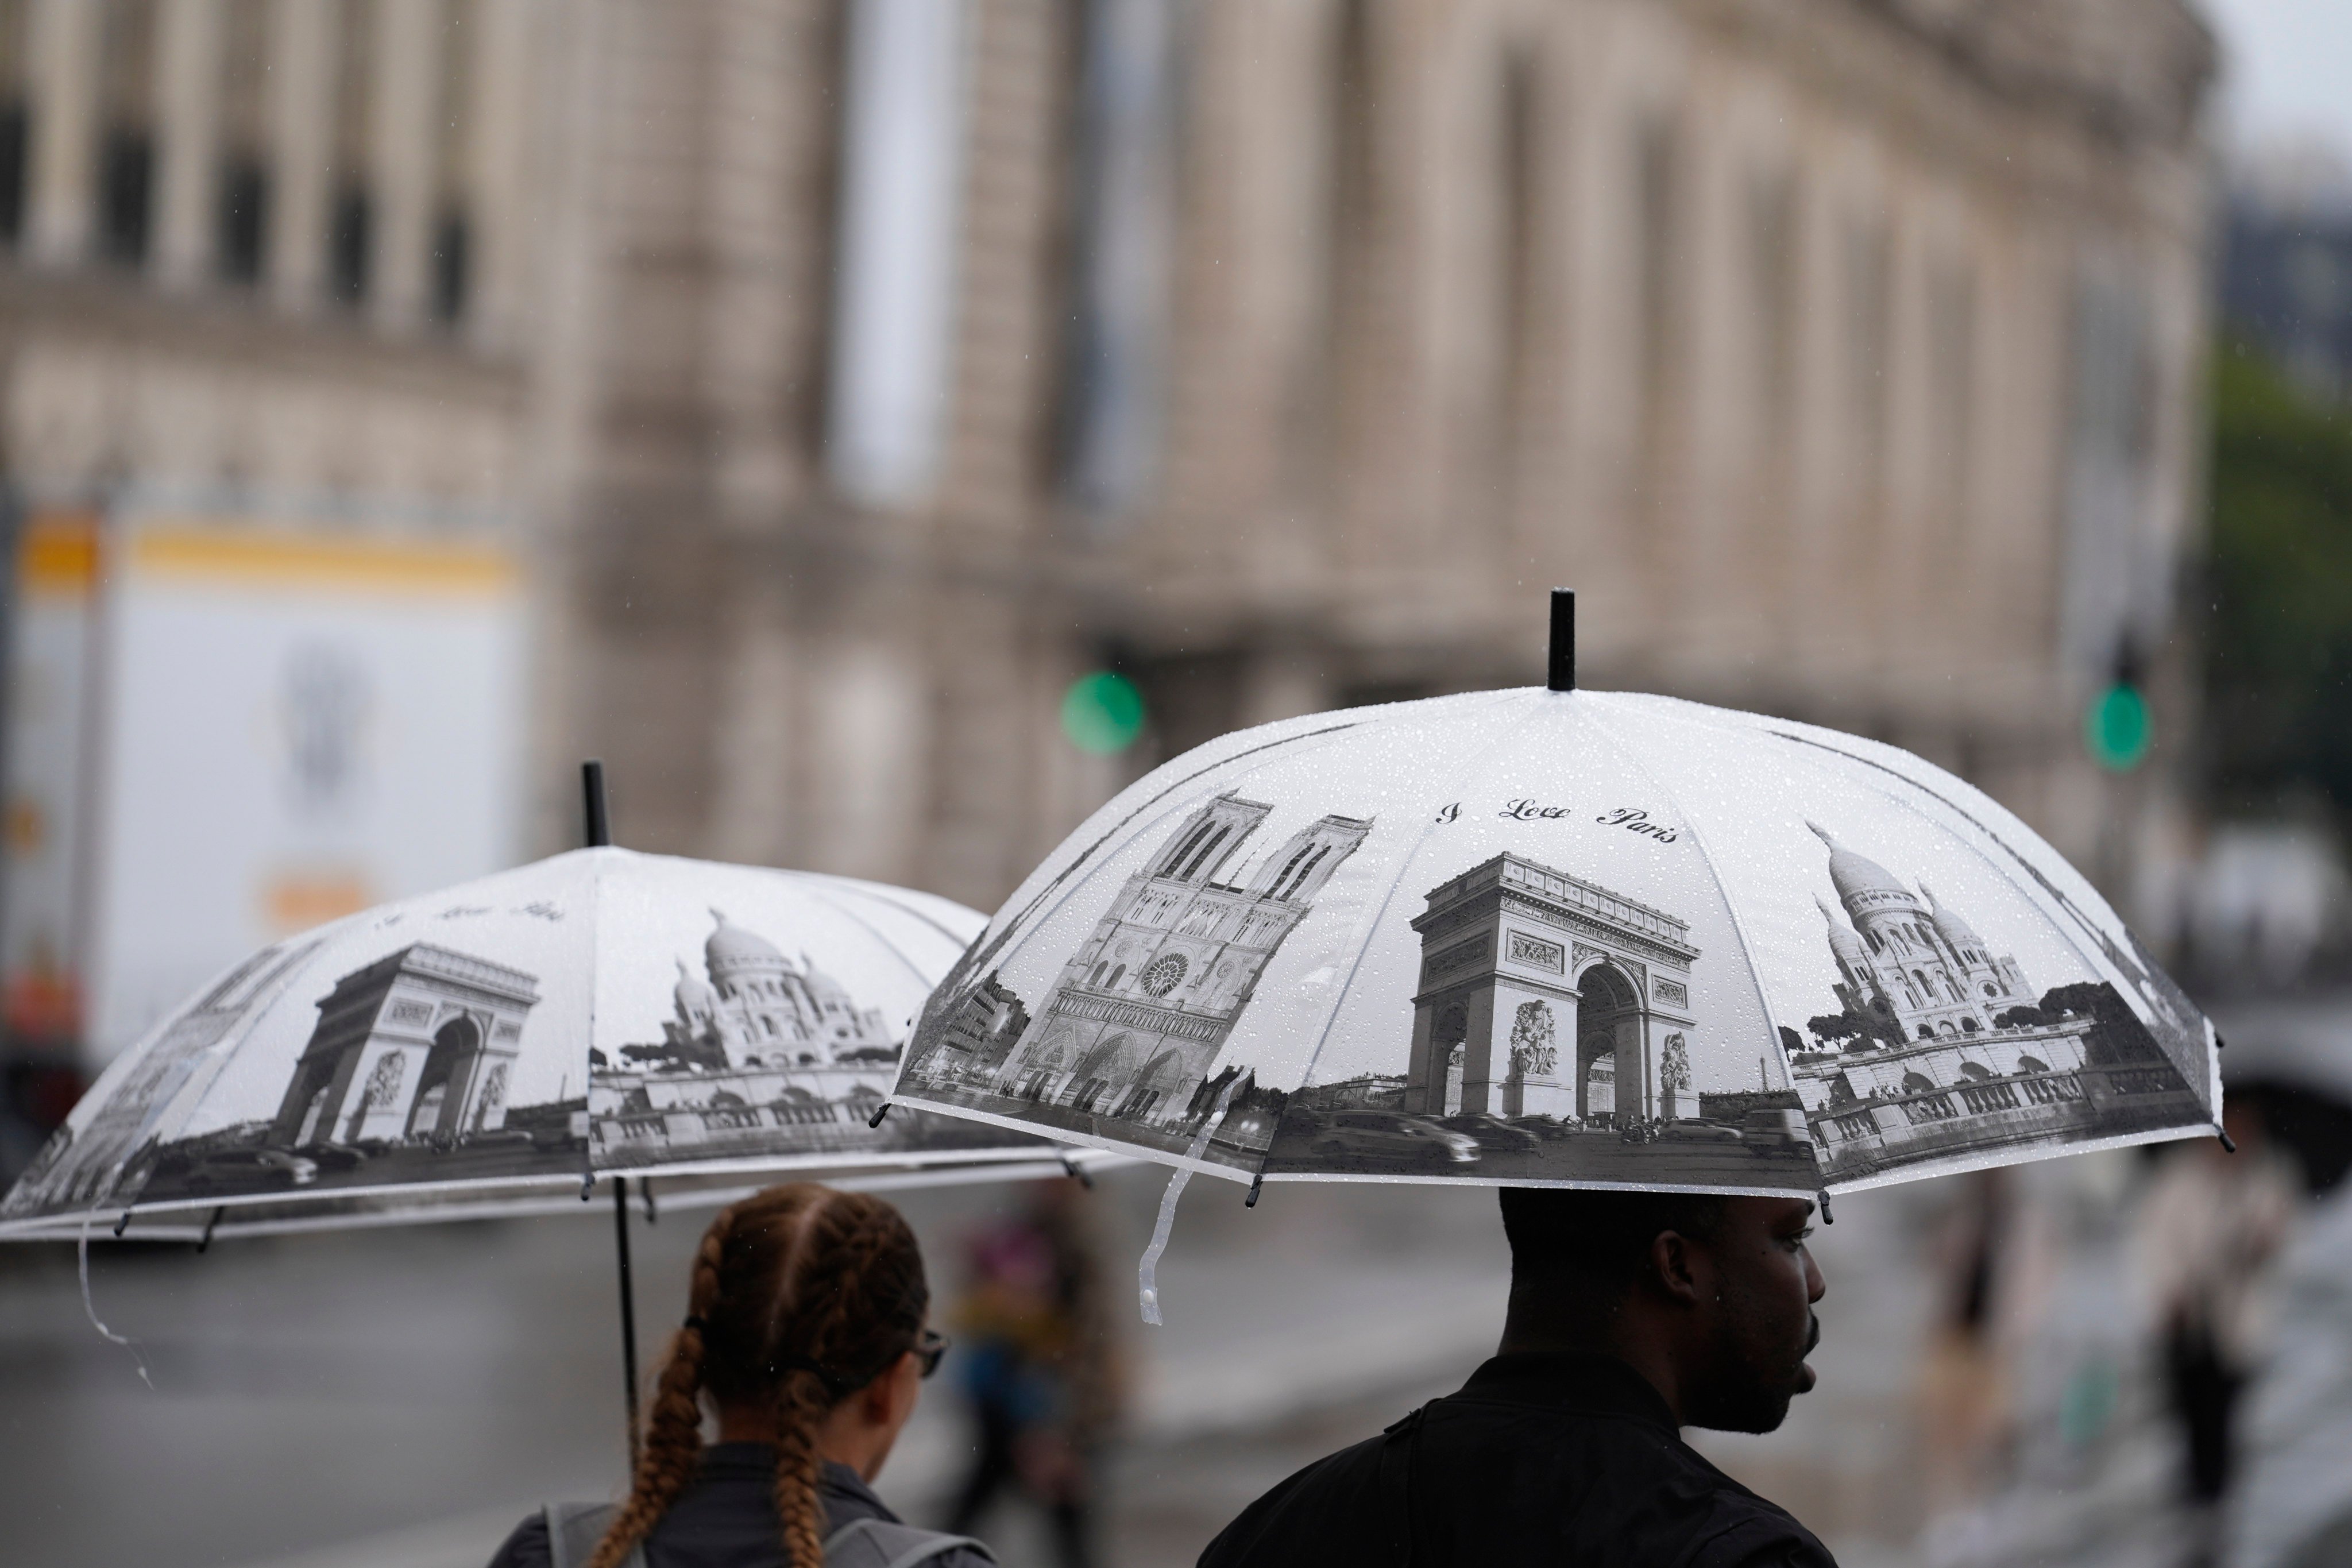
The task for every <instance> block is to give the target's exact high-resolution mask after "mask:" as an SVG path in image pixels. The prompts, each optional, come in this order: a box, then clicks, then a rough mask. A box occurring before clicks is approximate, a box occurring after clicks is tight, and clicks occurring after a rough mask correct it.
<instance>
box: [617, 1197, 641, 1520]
mask: <svg viewBox="0 0 2352 1568" xmlns="http://www.w3.org/2000/svg"><path fill="white" fill-rule="evenodd" d="M613 1252H614V1258H617V1259H618V1260H619V1263H620V1266H621V1381H622V1386H623V1388H624V1390H625V1393H626V1394H627V1396H628V1407H629V1470H630V1473H631V1474H633V1475H634V1474H635V1471H636V1468H637V1300H636V1292H635V1291H634V1290H633V1289H630V1287H629V1179H628V1178H627V1177H626V1176H615V1177H614V1178H613Z"/></svg>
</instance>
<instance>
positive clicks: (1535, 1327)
mask: <svg viewBox="0 0 2352 1568" xmlns="http://www.w3.org/2000/svg"><path fill="white" fill-rule="evenodd" d="M1502 1208H1503V1229H1504V1232H1505V1234H1506V1235H1507V1237H1509V1240H1510V1245H1511V1297H1510V1306H1509V1308H1508V1310H1507V1315H1506V1318H1505V1321H1504V1325H1503V1340H1502V1344H1501V1345H1500V1347H1499V1348H1498V1350H1497V1352H1496V1355H1495V1356H1494V1358H1493V1359H1492V1360H1490V1361H1488V1362H1487V1363H1486V1364H1485V1365H1483V1366H1481V1367H1480V1368H1479V1369H1478V1370H1477V1371H1476V1372H1475V1373H1473V1374H1472V1375H1471V1378H1470V1381H1469V1382H1468V1383H1467V1384H1465V1385H1464V1386H1463V1388H1462V1390H1461V1392H1459V1393H1458V1394H1451V1395H1449V1396H1447V1397H1445V1398H1444V1399H1439V1400H1434V1401H1433V1402H1432V1403H1430V1404H1428V1405H1423V1407H1422V1408H1421V1409H1419V1410H1417V1411H1415V1412H1413V1413H1412V1415H1408V1416H1406V1417H1405V1418H1404V1419H1403V1420H1402V1421H1400V1422H1398V1423H1397V1424H1396V1425H1395V1426H1391V1427H1390V1428H1389V1429H1388V1431H1387V1433H1386V1434H1385V1435H1384V1436H1379V1437H1374V1438H1371V1439H1370V1440H1368V1441H1366V1442H1363V1443H1359V1444H1357V1445H1356V1446H1355V1447H1352V1448H1346V1449H1342V1450H1341V1451H1340V1452H1339V1453H1337V1454H1334V1455H1331V1456H1330V1457H1329V1458H1325V1459H1322V1460H1320V1461H1318V1463H1316V1464H1313V1465H1310V1466H1308V1467H1307V1468H1306V1469H1304V1470H1301V1471H1299V1472H1298V1473H1297V1475H1295V1476H1292V1477H1291V1478H1290V1479H1288V1480H1286V1481H1284V1482H1283V1483H1282V1484H1281V1485H1280V1486H1278V1487H1276V1488H1275V1489H1274V1490H1272V1491H1270V1492H1268V1493H1266V1494H1265V1496H1264V1497H1262V1498H1260V1499H1259V1500H1257V1501H1256V1502H1255V1503H1252V1504H1251V1505H1250V1506H1249V1508H1248V1509H1247V1510H1244V1512H1243V1513H1242V1515H1241V1517H1240V1518H1238V1519H1236V1520H1235V1521H1234V1522H1233V1523H1232V1524H1230V1525H1228V1526H1226V1527H1225V1530H1224V1531H1223V1533H1222V1534H1220V1535H1219V1536H1218V1537H1217V1538H1216V1540H1214V1541H1213V1542H1210V1544H1209V1549H1208V1550H1207V1551H1206V1552H1203V1553H1202V1556H1201V1565H1202V1568H1315V1565H1318V1564H1327V1563H1328V1564H1332V1565H1334V1568H1338V1565H1340V1564H1345V1565H1347V1568H1359V1565H1360V1564H1363V1563H1397V1564H1418V1565H1421V1568H1433V1565H1434V1564H1439V1563H1576V1564H1579V1565H1580V1568H1653V1565H1655V1564H1663V1563H1675V1564H1687V1565H1691V1568H1833V1565H1832V1559H1831V1557H1830V1554H1829V1552H1828V1550H1827V1549H1826V1548H1824V1547H1823V1546H1822V1543H1821V1542H1819V1541H1817V1540H1815V1539H1814V1538H1813V1536H1812V1534H1811V1531H1807V1530H1806V1529H1805V1527H1804V1526H1803V1525H1801V1524H1799V1523H1798V1522H1797V1521H1795V1520H1794V1519H1792V1518H1790V1516H1789V1515H1788V1514H1787V1513H1786V1512H1784V1511H1783V1510H1780V1508H1777V1507H1775V1506H1774V1505H1773V1504H1771V1503H1769V1502H1767V1501H1765V1500H1763V1499H1762V1498H1759V1497H1758V1496H1757V1495H1756V1494H1755V1493H1753V1492H1751V1491H1749V1490H1748V1489H1746V1488H1745V1487H1743V1486H1741V1485H1740V1484H1739V1483H1738V1482H1737V1481H1735V1480H1733V1479H1731V1478H1730V1477H1728V1476H1727V1475H1725V1474H1724V1473H1723V1472H1722V1471H1720V1470H1718V1469H1717V1468H1715V1467H1714V1466H1713V1465H1711V1464H1709V1463H1707V1461H1706V1459H1704V1458H1700V1457H1699V1455H1698V1454H1697V1453H1696V1451H1695V1450H1693V1449H1692V1448H1691V1447H1688V1446H1687V1445H1686V1444H1685V1443H1684V1442H1683V1440H1682V1436H1681V1428H1683V1427H1685V1426H1705V1427H1713V1428H1716V1429H1717V1430H1722V1431H1732V1432H1769V1431H1771V1430H1772V1429H1773V1428H1774V1427H1776V1426H1780V1423H1781V1421H1782V1419H1783V1418H1784V1417H1785V1416H1786V1415H1788V1411H1789V1401H1790V1399H1791V1398H1793V1397H1794V1396H1796V1395H1797V1394H1802V1393H1804V1392H1805V1391H1806V1390H1808V1389H1810V1388H1811V1387H1812V1385H1813V1372H1812V1369H1811V1367H1809V1366H1807V1365H1806V1364H1805V1358H1806V1356H1807V1355H1808V1354H1810V1353H1811V1351H1812V1348H1813V1346H1814V1344H1815V1343H1816V1342H1818V1341H1819V1339H1820V1337H1821V1333H1820V1321H1819V1320H1818V1319H1816V1318H1815V1317H1814V1316H1813V1312H1812V1303H1814V1302H1816V1301H1818V1300H1821V1298H1822V1291H1823V1289H1824V1287H1823V1285H1822V1275H1821V1270H1820V1269H1819V1268H1816V1267H1815V1266H1814V1263H1813V1260H1812V1258H1811V1254H1810V1253H1809V1252H1808V1251H1807V1250H1806V1247H1805V1238H1806V1237H1808V1236H1809V1235H1810V1234H1811V1227H1810V1226H1809V1225H1808V1223H1807V1221H1808V1219H1809V1218H1810V1216H1811V1213H1812V1205H1811V1204H1810V1203H1807V1202H1805V1201H1804V1200H1802V1199H1799V1198H1764V1197H1720V1196H1714V1195H1709V1194H1681V1193H1674V1194H1669V1193H1610V1192H1580V1191H1575V1190H1570V1189H1559V1188H1550V1189H1537V1188H1521V1187H1506V1188H1504V1189H1502Z"/></svg>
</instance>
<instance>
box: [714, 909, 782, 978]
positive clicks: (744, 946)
mask: <svg viewBox="0 0 2352 1568" xmlns="http://www.w3.org/2000/svg"><path fill="white" fill-rule="evenodd" d="M710 915H711V918H712V919H713V920H715V921H718V922H719V929H718V930H717V931H712V932H711V933H710V938H709V941H707V942H704V943H703V944H702V961H703V963H706V964H708V965H709V969H710V975H711V978H712V979H714V980H716V979H719V978H722V977H723V976H725V975H726V974H727V973H730V971H734V970H740V969H764V970H769V971H784V972H789V971H790V970H791V968H792V961H791V960H790V959H788V958H786V957H785V956H784V955H783V953H782V952H779V951H778V950H777V948H776V945H775V944H774V943H773V942H768V941H766V940H765V939H763V938H761V937H757V936H754V935H752V934H751V932H750V931H745V930H744V929H743V928H742V927H741V926H739V925H737V924H735V923H734V922H733V921H730V920H729V919H728V918H727V915H726V912H725V911H724V910H711V911H710Z"/></svg>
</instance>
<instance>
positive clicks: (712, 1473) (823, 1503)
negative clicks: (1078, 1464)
mask: <svg viewBox="0 0 2352 1568" xmlns="http://www.w3.org/2000/svg"><path fill="white" fill-rule="evenodd" d="M929 1305H930V1290H929V1286H928V1285H927V1284H926V1283H925V1282H924V1279H923V1258H922V1254H921V1253H920V1252H919V1250H918V1249H917V1247H916V1246H915V1237H914V1233H913V1232H912V1231H910V1230H908V1228H907V1222H906V1221H905V1220H904V1219H903V1218H901V1217H900V1216H899V1214H898V1210H897V1209H895V1208H892V1207H891V1206H890V1205H888V1204H887V1203H884V1202H883V1201H882V1200H881V1199H879V1198H876V1197H871V1196H868V1195H866V1194H862V1193H843V1192H835V1191H834V1190H833V1189H832V1188H829V1187H822V1186H818V1185H816V1184H814V1183H806V1182H802V1183H794V1184H791V1185H788V1186H781V1187H771V1188H769V1189H768V1190H767V1191H765V1192H763V1193H760V1194H755V1195H754V1196H752V1197H750V1198H746V1199H745V1200H744V1201H742V1202H741V1203H739V1204H737V1205H734V1206H733V1207H731V1208H729V1209H726V1210H724V1211H722V1212H721V1213H720V1214H719V1217H718V1218H717V1219H715V1220H713V1221H712V1222H711V1225H710V1228H709V1230H707V1231H705V1232H704V1233H703V1237H702V1245H701V1247H700V1248H699V1250H698V1251H697V1253H696V1254H695V1259H694V1273H693V1278H692V1283H691V1284H690V1285H689V1287H688V1293H687V1312H686V1321H685V1322H684V1323H683V1324H682V1325H681V1326H680V1327H679V1329H678V1331H677V1333H676V1334H674V1335H673V1336H672V1337H671V1339H670V1348H669V1355H668V1358H667V1361H666V1362H665V1363H664V1364H663V1366H662V1370H661V1375H660V1383H659V1388H658V1390H657V1392H656V1395H655V1398H654V1401H653V1405H652V1406H651V1408H650V1409H649V1410H648V1411H647V1412H646V1426H645V1436H644V1439H643V1441H642V1442H641V1443H640V1444H639V1446H638V1454H637V1468H636V1478H635V1482H634V1484H633V1485H632V1486H631V1488H630V1490H629V1495H628V1498H627V1500H625V1501H624V1502H622V1503H620V1504H619V1505H617V1506H614V1505H609V1504H607V1505H603V1506H598V1505H593V1504H552V1505H551V1506H549V1507H548V1508H547V1509H545V1510H541V1512H539V1513H536V1514H533V1515H531V1516H530V1518H528V1519H526V1520H524V1521H522V1523H521V1524H520V1525H519V1526H517V1527H516V1529H515V1531H514V1533H513V1534H511V1535H510V1536H509V1537H508V1538H507V1542H506V1544H505V1545H503V1546H501V1547H500V1548H499V1553H498V1555H497V1556H496V1557H495V1558H493V1559H492V1560H491V1568H583V1564H584V1565H585V1568H821V1565H828V1564H829V1565H830V1568H884V1565H886V1564H887V1565H890V1568H915V1565H917V1564H920V1565H922V1568H984V1565H987V1564H992V1563H994V1562H995V1559H994V1558H993V1557H992V1555H990V1553H989V1552H988V1550H987V1548H985V1547H983V1546H982V1545H981V1544H980V1543H979V1542H976V1541H970V1540H965V1539H961V1538H958V1537H953V1536H945V1535H940V1534H938V1533H936V1532H934V1531H924V1530H917V1529H915V1528H913V1527H912V1526H909V1525H907V1524H904V1523H902V1522H900V1521H899V1520H898V1516H897V1515H895V1514H893V1513H892V1512H891V1511H890V1510H889V1509H887V1507H885V1506H884V1505H883V1502H882V1500H881V1499H880V1498H877V1497H876V1496H875V1495H874V1492H873V1489H872V1488H871V1486H870V1485H869V1483H870V1482H872V1480H873V1479H874V1478H875V1477H876V1476H877V1475H878V1474H880V1473H881V1469H882V1466H883V1463H884V1461H886V1460H887V1459H888V1458H889V1457H890V1449H891V1447H892V1446H893V1445H894V1444H895V1443H896V1442H897V1441H898V1432H899V1429H900V1428H902V1427H903V1426H906V1424H907V1418H908V1416H909V1415H913V1414H914V1410H915V1402H916V1399H917V1396H918V1394H919V1392H920V1389H921V1380H922V1379H923V1378H925V1377H927V1376H929V1374H930V1373H932V1372H933V1371H934V1370H936V1369H937V1368H938V1366H939V1362H940V1356H941V1355H942V1354H943V1353H944V1352H946V1349H947V1342H946V1341H945V1340H943V1339H941V1338H940V1336H939V1335H937V1334H935V1333H933V1332H931V1331H929V1329H928V1328H926V1327H925V1324H924V1317H925V1314H926V1312H927V1311H928V1310H929ZM711 1417H715V1418H716V1420H717V1422H718V1426H719V1441H718V1442H717V1443H716V1444H714V1445H710V1446H709V1447H706V1446H705V1445H704V1443H703V1441H702V1427H703V1424H704V1422H705V1420H706V1419H707V1418H711Z"/></svg>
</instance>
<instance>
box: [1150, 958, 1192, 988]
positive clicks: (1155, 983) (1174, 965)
mask: <svg viewBox="0 0 2352 1568" xmlns="http://www.w3.org/2000/svg"><path fill="white" fill-rule="evenodd" d="M1190 967H1192V966H1191V965H1190V964H1188V963H1185V962H1184V955H1183V954H1182V953H1181V952H1163V953H1161V954H1160V956H1159V957H1158V958H1155V959H1153V960H1152V961H1151V962H1150V963H1148V964H1146V965H1145V966H1144V970H1143V989H1144V990H1145V991H1146V992H1148V993H1150V994H1151V995H1154V996H1165V995H1167V994H1168V993H1170V992H1171V991H1173V990H1175V989H1176V987H1177V986H1178V984H1181V982H1182V981H1183V978H1184V972H1185V970H1187V969H1189V968H1190Z"/></svg>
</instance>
